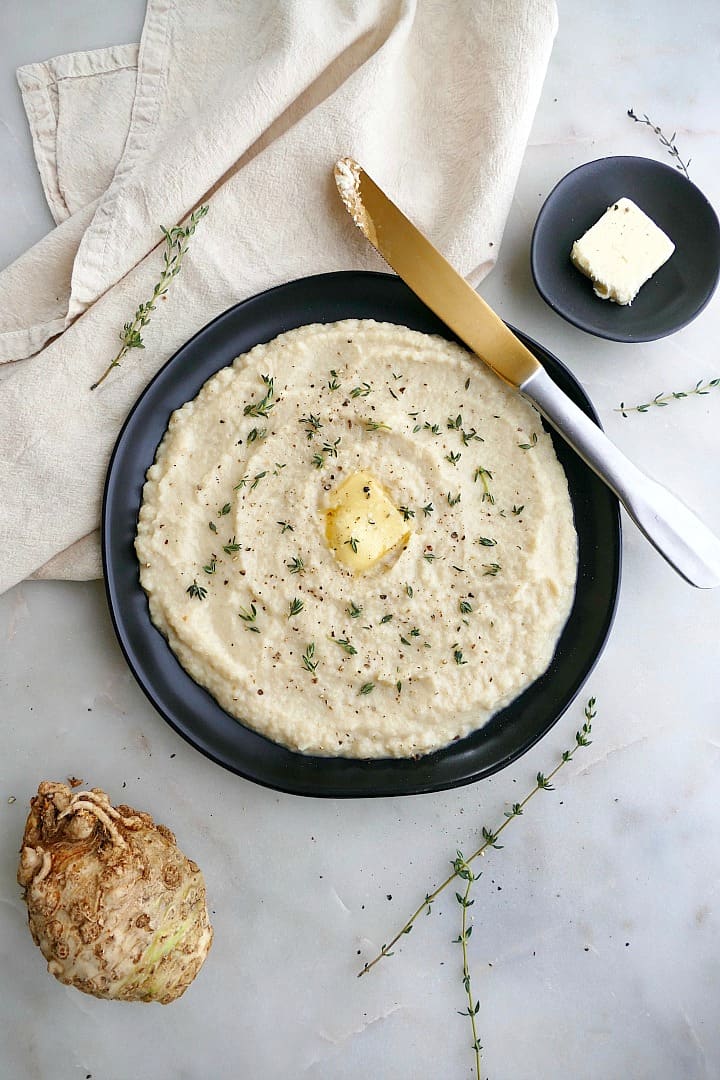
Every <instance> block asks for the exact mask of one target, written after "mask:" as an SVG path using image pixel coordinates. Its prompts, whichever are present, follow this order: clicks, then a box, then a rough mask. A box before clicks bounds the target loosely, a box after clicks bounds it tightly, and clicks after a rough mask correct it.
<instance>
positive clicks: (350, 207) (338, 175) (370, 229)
mask: <svg viewBox="0 0 720 1080" xmlns="http://www.w3.org/2000/svg"><path fill="white" fill-rule="evenodd" d="M360 171H361V170H360V166H359V165H358V163H357V161H355V159H354V158H351V157H344V158H340V160H339V161H337V162H336V163H335V170H334V174H335V183H336V184H337V189H338V191H339V193H340V198H341V199H342V201H343V202H344V204H345V209H346V210H347V212H348V213H349V215H350V217H351V218H352V219H353V221H354V222H355V224H356V225H357V227H358V229H360V231H361V232H362V233H363V234H364V235H365V236H366V237H367V239H368V240H369V241H370V243H371V244H372V245H373V246H374V247H376V246H377V236H376V234H375V226H374V224H373V221H372V218H371V217H370V215H369V214H368V212H367V210H366V209H365V204H364V203H363V201H362V195H361V194H360Z"/></svg>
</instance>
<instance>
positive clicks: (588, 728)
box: [358, 697, 597, 978]
mask: <svg viewBox="0 0 720 1080" xmlns="http://www.w3.org/2000/svg"><path fill="white" fill-rule="evenodd" d="M595 705H596V702H595V698H594V697H591V698H589V699H588V702H587V704H586V705H585V722H584V723H583V725H582V727H581V729H580V730H579V731H576V732H575V745H574V746H573V747H572V749H570V750H564V751H563V753H562V755H561V757H560V760H559V761H558V763H557V765H556V766H555V768H554V769H552V771H551V772H549V773H548V774H547V775H546V774H544V773H538V774H537V777H536V782H535V787H534V788H532V790H531V791H530V792H529V793H528V794H527V795H526V796H525V798H524V799H523V800H522V801H521V802H517V803H513V806H512V809H511V810H506V811H505V815H504V816H505V820H504V821H503V822H502V824H501V825H499V826H498V828H497V829H495V830H494V831H491V830H490V829H487V828H485V827H483V830H482V837H483V842H482V844H481V845H480V847H478V848H477V850H475V851H474V852H473V853H472V855H469V856H468V857H467V859H463V860H462V862H463V866H469V865H470V863H472V862H474V861H475V859H477V858H479V857H480V856H482V855H484V854H485V852H486V851H487V850H488V848H498V849H499V848H500V847H501V845H499V844H498V839H499V837H500V836H501V834H502V833H503V832H504V830H505V829H506V828H507V827H508V825H509V824H510V822H511V821H513V820H514V819H515V818H517V817H521V816H522V814H523V811H524V810H525V807H526V806H527V804H528V803H529V802H530V800H531V799H533V798H534V797H535V796H536V795H537V793H538V791H552V790H553V784H552V781H553V780H554V779H555V777H556V776H557V774H558V773H559V772H560V770H561V769H562V768H563V766H564V765H567V763H568V762H569V761H572V759H573V757H574V756H575V754H576V753H577V751H578V750H579V749H580V747H585V746H590V743H591V739H590V734H591V732H592V721H593V720H594V719H595V717H596V715H597V712H596V709H595ZM456 861H457V860H455V861H453V864H452V865H453V872H452V874H450V875H449V876H448V877H446V878H445V880H444V881H442V882H441V883H440V885H438V886H437V888H435V889H434V890H433V891H432V892H430V893H426V894H425V899H424V900H423V902H422V903H421V904H420V906H419V907H418V908H417V909H416V911H414V912H413V914H412V915H411V916H410V918H409V919H408V920H407V922H406V923H405V925H404V926H403V927H401V929H400V930H398V932H397V934H395V937H393V938H392V939H391V940H390V941H389V942H388V943H387V945H383V946H382V948H381V949H380V952H379V953H378V954H377V956H376V957H374V959H373V960H369V961H368V962H367V963H366V964H364V966H363V967H362V968H361V970H360V971H359V972H358V978H360V977H361V976H362V975H367V973H368V972H369V971H370V970H371V969H372V968H374V967H375V965H376V964H378V963H379V962H380V961H381V960H382V959H383V958H384V957H386V956H392V955H393V952H392V950H393V948H394V947H395V945H397V943H398V941H399V940H400V938H401V937H402V936H403V934H409V933H410V931H411V930H412V928H413V926H414V925H415V922H416V920H417V919H418V918H419V916H420V915H422V914H423V913H425V912H427V913H428V914H429V912H430V911H431V909H432V904H433V903H434V901H435V900H436V899H437V898H438V896H439V895H440V893H441V892H443V891H444V890H445V889H446V888H447V887H448V885H450V884H452V882H453V881H455V880H456V879H457V878H458V877H459V876H460V874H459V873H458V871H457V870H456V868H455V866H456ZM475 876H476V877H479V876H480V875H479V874H476V875H475Z"/></svg>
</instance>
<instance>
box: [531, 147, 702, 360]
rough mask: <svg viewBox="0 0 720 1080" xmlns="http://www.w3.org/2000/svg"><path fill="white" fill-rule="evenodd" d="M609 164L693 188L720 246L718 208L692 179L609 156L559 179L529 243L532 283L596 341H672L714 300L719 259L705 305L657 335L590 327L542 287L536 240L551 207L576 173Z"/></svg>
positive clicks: (660, 165)
mask: <svg viewBox="0 0 720 1080" xmlns="http://www.w3.org/2000/svg"><path fill="white" fill-rule="evenodd" d="M608 162H625V163H627V162H632V163H633V165H634V166H636V167H638V168H644V169H647V170H648V171H651V172H653V171H656V170H658V171H662V172H664V173H666V174H668V173H669V174H670V175H672V176H673V177H675V178H676V179H678V180H680V181H682V183H683V184H688V185H690V188H691V189H692V191H693V195H694V198H696V199H697V200H698V201H699V202H701V203H702V204H704V206H706V207H707V209H708V210H709V212H710V214H711V215H712V218H714V222H715V232H716V241H717V242H720V221H719V220H718V215H717V213H716V211H715V208H714V207H713V205H712V203H711V202H710V200H709V199H708V197H707V196H706V195H705V193H704V192H703V191H701V189H700V188H699V187H698V186H697V184H695V183H694V182H693V181H692V180H690V178H689V177H686V176H684V175H683V174H682V173H681V172H680V170H679V169H677V168H674V167H673V166H671V165H668V164H666V162H664V161H658V160H657V159H656V158H648V157H642V156H640V155H638V154H608V155H606V156H605V157H601V158H594V159H593V160H592V161H585V162H583V163H582V164H580V165H576V166H575V168H574V169H571V170H570V172H567V173H565V175H564V176H561V177H560V179H559V180H558V181H557V183H556V184H555V185H554V186H553V188H552V189H551V191H550V192H549V193H548V195H547V197H546V198H545V200H544V202H543V204H542V206H541V207H540V210H539V212H538V215H537V218H536V219H535V224H534V226H533V231H532V237H531V240H530V272H531V274H532V279H533V283H534V285H535V288H536V289H537V291H538V293H539V294H540V296H541V297H542V299H543V300H544V301H545V303H546V304H547V305H548V307H549V308H550V309H551V310H552V311H554V312H555V313H556V314H557V315H559V316H560V317H561V318H562V319H564V320H565V321H566V322H568V323H570V324H571V325H572V326H575V327H577V329H578V330H582V331H583V332H584V333H586V334H590V335H591V336H593V337H599V338H604V339H605V340H606V341H617V342H620V343H621V344H624V345H633V344H635V343H636V342H637V343H642V342H648V341H659V340H661V339H662V338H665V337H670V335H672V334H676V333H677V332H678V331H679V330H682V329H684V327H686V326H688V325H689V324H690V323H691V322H693V321H694V320H695V319H696V318H697V317H698V315H700V314H701V313H702V312H703V311H704V310H705V308H706V307H707V305H708V304H709V303H710V301H711V300H712V298H713V296H714V294H715V291H716V289H717V286H718V282H719V281H720V259H718V263H717V266H716V269H715V274H714V278H713V279H712V281H711V280H710V279H708V289H707V293H706V295H705V297H704V299H703V300H702V302H701V303H700V304H699V305H698V306H697V307H694V308H693V309H692V311H691V313H690V314H688V315H687V316H686V317H684V318H683V319H682V321H680V322H674V323H673V324H672V325H671V326H670V327H669V328H668V329H661V330H660V331H658V332H657V333H640V334H636V333H628V332H622V331H615V330H613V329H612V328H607V327H605V326H602V325H598V324H597V323H590V322H588V321H587V320H586V319H583V318H580V317H578V316H575V315H573V313H572V311H571V310H569V309H568V308H567V307H565V306H564V305H563V304H562V301H558V299H557V297H555V296H553V295H552V294H551V293H548V291H547V289H546V288H545V286H544V285H543V276H542V272H538V247H539V244H538V239H537V238H538V234H539V231H540V229H541V228H542V227H543V224H544V218H545V216H546V214H547V212H549V208H550V207H551V204H554V202H555V201H556V198H555V197H556V195H557V192H558V190H559V189H561V188H563V187H564V186H565V184H566V183H567V182H569V181H570V180H571V179H572V178H573V177H575V176H576V175H577V173H582V172H585V171H586V170H589V171H592V170H593V169H597V167H598V166H600V165H604V164H606V163H608ZM579 273H580V272H579V271H578V274H579Z"/></svg>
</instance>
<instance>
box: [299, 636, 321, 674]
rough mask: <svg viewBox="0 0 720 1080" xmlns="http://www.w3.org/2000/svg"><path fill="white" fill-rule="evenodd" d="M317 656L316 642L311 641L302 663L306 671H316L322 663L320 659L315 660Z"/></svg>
mask: <svg viewBox="0 0 720 1080" xmlns="http://www.w3.org/2000/svg"><path fill="white" fill-rule="evenodd" d="M314 656H315V642H314V641H311V642H310V644H309V645H308V646H307V648H306V649H305V652H304V653H303V658H302V663H303V667H304V668H305V670H306V671H312V672H314V671H315V669H316V668H317V666H318V664H319V663H320V661H319V660H314V659H313V657H314Z"/></svg>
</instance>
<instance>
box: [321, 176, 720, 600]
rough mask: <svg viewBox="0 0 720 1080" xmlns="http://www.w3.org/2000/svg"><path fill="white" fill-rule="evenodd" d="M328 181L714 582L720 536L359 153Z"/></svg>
mask: <svg viewBox="0 0 720 1080" xmlns="http://www.w3.org/2000/svg"><path fill="white" fill-rule="evenodd" d="M335 183H336V184H337V188H338V191H339V193H340V197H341V198H342V200H343V202H344V204H345V207H346V209H347V211H348V213H349V214H350V216H351V217H352V219H353V221H354V222H355V224H356V225H357V226H358V228H359V229H360V230H361V231H362V232H363V233H364V235H365V236H366V238H367V239H368V240H369V241H370V243H371V244H372V245H373V247H374V248H376V249H377V251H379V252H380V254H381V255H382V257H383V258H384V259H385V261H386V262H387V263H389V265H390V266H391V267H392V268H393V270H395V272H396V273H397V274H399V276H400V277H401V278H402V279H403V281H404V282H405V283H406V285H409V286H410V288H411V289H412V291H413V292H414V293H415V294H416V295H417V296H419V297H420V299H421V300H422V301H423V302H424V303H425V304H426V305H427V306H428V307H429V308H430V310H431V311H433V312H434V313H435V314H436V315H437V316H438V317H439V318H440V319H442V321H443V322H444V323H445V324H446V325H447V326H448V327H449V328H450V329H451V330H452V331H453V332H454V333H455V334H457V336H458V337H459V338H460V340H461V341H463V342H465V344H466V345H467V346H468V348H469V349H471V350H472V351H473V352H474V353H475V354H476V355H477V356H479V357H480V359H481V360H483V361H484V362H485V363H486V364H487V365H488V366H489V367H491V368H492V370H493V371H494V372H495V373H496V374H497V375H499V376H500V378H501V379H503V380H504V381H505V382H506V383H509V384H510V386H512V387H514V388H515V389H516V390H518V391H519V392H520V393H521V394H522V395H523V396H524V397H525V398H527V399H528V401H530V402H531V404H533V405H534V406H535V407H536V408H537V409H538V410H539V411H540V412H541V413H542V415H543V416H544V417H545V419H546V420H548V421H549V423H550V424H552V426H553V427H554V428H555V429H556V430H557V431H558V432H559V433H560V435H562V437H563V438H564V439H565V440H566V442H568V443H569V444H570V446H572V448H573V449H574V450H575V451H576V453H578V454H579V455H580V457H581V458H582V459H583V461H585V462H586V463H587V464H588V465H589V466H590V468H591V469H592V470H593V471H594V472H595V473H597V475H598V476H599V477H600V478H601V479H602V480H604V482H605V483H606V484H607V485H608V487H609V488H610V489H611V491H613V492H614V493H615V494H616V495H617V497H618V498H619V499H620V502H621V503H622V504H623V506H624V507H625V509H626V510H627V512H628V514H629V515H630V517H631V518H632V520H633V521H634V522H635V524H636V525H637V526H638V528H639V529H640V530H641V531H642V532H643V533H644V535H645V536H646V537H647V539H648V540H649V541H650V543H651V544H652V545H653V547H655V548H656V550H657V551H659V552H660V554H661V555H662V556H664V558H665V559H667V561H668V562H669V563H670V565H671V566H672V567H673V568H674V569H675V570H677V572H678V573H679V574H680V575H681V577H683V578H685V580H686V581H688V582H689V583H690V584H691V585H695V586H697V587H698V588H700V589H711V588H714V587H715V586H717V585H720V540H718V538H717V537H716V536H715V535H714V534H713V533H712V532H710V530H709V529H708V528H707V526H706V525H704V524H703V522H702V521H700V519H699V518H698V517H697V516H696V515H695V514H694V513H693V512H692V511H691V510H689V509H688V507H687V506H685V504H684V503H683V502H681V501H680V499H678V498H677V496H675V495H673V494H671V492H669V491H668V490H667V488H664V487H663V486H662V485H661V484H658V483H657V482H656V481H655V480H651V479H650V477H648V476H646V475H645V474H644V473H643V472H641V471H640V469H638V468H637V466H635V465H633V464H632V462H631V461H629V460H628V459H627V458H626V457H625V455H624V454H622V453H621V452H620V451H619V450H618V448H617V447H616V446H615V445H614V444H613V443H612V442H610V440H609V439H608V438H607V436H606V435H605V434H604V433H603V432H602V431H601V430H600V428H599V427H597V426H596V425H595V424H594V423H593V422H592V420H590V419H589V417H587V416H586V415H585V413H584V412H583V411H582V410H581V409H579V408H578V406H577V405H575V403H574V402H573V401H571V400H570V398H569V397H568V396H567V395H566V394H564V393H563V391H562V390H560V389H559V387H557V386H556V385H555V383H554V382H553V381H552V379H551V378H550V376H549V375H548V374H547V372H546V371H545V369H544V368H543V367H542V365H541V364H540V362H539V361H538V360H537V359H536V357H535V356H533V354H532V353H531V352H530V350H529V349H527V348H526V347H525V346H524V345H523V343H522V342H521V341H520V340H519V339H518V338H517V337H516V336H515V335H514V334H513V332H512V331H511V330H509V329H508V328H507V326H506V325H505V323H504V322H503V321H502V319H501V318H500V317H499V316H498V315H496V314H495V312H494V311H493V310H492V308H491V307H489V306H488V305H487V304H486V303H485V301H484V300H483V299H482V298H481V297H480V296H478V294H477V293H476V292H475V290H474V289H473V288H472V287H471V286H470V285H468V283H467V282H466V281H465V279H464V278H463V277H461V275H460V274H459V273H458V272H457V270H455V269H454V268H453V267H452V266H451V265H450V263H449V262H448V261H447V260H446V259H444V258H443V256H442V255H441V254H440V252H439V251H438V250H437V249H436V248H435V247H433V245H432V244H431V243H430V241H429V240H428V239H427V238H426V237H425V236H423V234H422V233H421V232H420V230H419V229H418V228H416V226H415V225H413V224H412V222H411V221H409V220H408V218H406V217H405V215H404V214H403V213H402V211H401V210H400V209H398V207H397V206H395V204H394V203H393V202H391V201H390V199H389V198H388V197H387V195H386V194H385V193H384V192H383V191H382V190H381V189H380V188H379V187H378V185H377V184H376V183H375V182H374V181H373V180H372V179H371V178H370V177H369V176H368V174H367V173H366V172H365V170H364V169H363V168H362V167H361V166H360V165H358V163H357V162H356V161H354V160H353V159H352V158H342V159H341V160H340V161H338V162H337V164H336V165H335Z"/></svg>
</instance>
